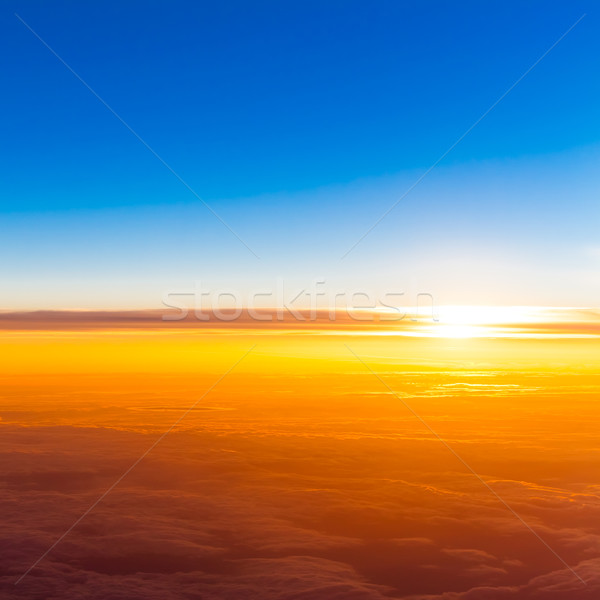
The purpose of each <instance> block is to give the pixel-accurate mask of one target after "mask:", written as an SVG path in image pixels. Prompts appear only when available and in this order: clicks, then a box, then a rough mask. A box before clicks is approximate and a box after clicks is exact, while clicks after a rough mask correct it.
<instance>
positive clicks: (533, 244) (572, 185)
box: [0, 2, 600, 308]
mask: <svg viewBox="0 0 600 600" xmlns="http://www.w3.org/2000/svg"><path fill="white" fill-rule="evenodd" d="M15 12H17V13H18V14H19V15H20V16H21V17H22V18H23V19H24V20H25V21H26V22H27V23H28V24H29V26H30V27H31V28H33V29H34V30H35V31H36V32H37V33H38V35H39V36H41V37H42V38H43V39H44V40H45V41H46V43H47V44H48V45H50V46H51V47H52V48H53V49H54V50H55V51H56V52H57V53H58V54H59V55H60V56H61V57H62V58H63V59H64V60H65V61H66V62H67V63H68V64H69V65H70V66H71V67H72V68H73V69H74V70H75V71H76V72H77V73H78V74H79V75H80V76H81V77H82V78H83V79H84V80H85V81H86V82H87V83H88V84H89V85H90V86H91V87H92V88H93V89H94V90H95V91H96V92H97V93H98V94H99V95H100V96H101V97H102V98H103V99H104V100H105V101H106V102H107V103H108V104H109V105H110V106H111V107H112V108H113V109H114V110H115V111H116V112H117V113H118V114H119V115H120V116H121V117H122V118H123V119H124V120H125V121H126V122H127V123H128V124H129V125H130V126H131V127H132V128H133V129H134V130H135V131H136V132H137V133H138V134H139V135H140V136H141V137H142V138H144V139H145V140H146V141H147V143H148V144H149V145H150V146H151V147H152V148H153V149H154V150H155V151H156V152H157V153H158V154H159V155H160V156H161V157H162V158H163V159H164V160H165V161H166V162H167V163H168V164H169V165H171V167H172V168H173V169H174V170H175V171H176V172H177V173H178V174H179V175H180V176H181V177H182V178H183V179H184V180H185V181H186V182H187V183H188V184H189V185H190V186H191V187H192V188H193V189H194V190H195V191H196V192H197V193H198V194H199V195H200V196H201V197H202V198H203V199H204V200H205V201H206V202H208V203H209V204H210V205H211V206H212V207H213V208H214V209H215V210H216V211H217V212H218V213H219V214H220V215H221V216H222V217H223V218H224V219H225V220H226V221H227V222H228V223H229V224H230V225H231V226H232V227H233V228H234V229H235V230H236V231H237V232H238V233H239V234H240V236H241V237H242V238H243V239H244V241H245V242H247V243H248V244H249V245H250V246H251V247H252V248H253V249H255V251H256V252H257V254H259V255H260V257H261V260H260V261H257V260H256V259H255V257H253V256H252V255H251V254H250V253H248V251H247V250H246V249H245V248H244V246H243V245H242V244H241V243H240V242H239V241H238V240H237V239H236V238H235V237H233V236H232V235H231V234H230V232H229V231H228V230H227V229H226V228H224V227H223V226H222V225H221V223H219V221H218V220H216V219H215V218H214V217H213V216H212V215H211V214H210V212H209V211H207V209H206V208H205V207H204V206H203V205H202V204H201V202H199V201H198V199H197V198H196V197H195V196H194V195H193V194H191V193H190V191H189V190H188V189H186V187H185V186H184V185H182V184H181V182H180V181H178V180H177V179H176V178H175V177H174V176H173V174H172V173H170V172H169V171H168V170H167V169H166V168H165V167H164V166H163V165H162V164H161V163H160V162H159V161H158V160H157V158H156V157H155V156H153V155H152V153H150V152H149V151H148V150H147V149H146V148H145V147H144V146H143V145H142V144H141V143H140V142H139V140H137V139H136V138H135V137H134V136H133V135H132V134H131V132H130V131H128V130H127V128H126V127H125V126H124V125H123V124H122V123H120V122H119V121H118V120H117V119H116V118H115V117H114V115H113V114H111V113H110V111H109V110H107V108H106V107H105V106H103V105H102V104H101V102H99V101H98V99H97V98H95V97H94V96H93V94H91V93H90V91H89V90H88V89H86V88H85V87H84V86H83V85H82V84H81V82H80V81H78V80H77V78H76V77H74V76H73V74H72V73H70V72H69V70H68V69H67V68H65V66H64V65H63V64H61V62H60V61H59V60H58V59H57V58H56V57H55V56H54V55H53V54H52V53H51V52H50V51H49V50H48V49H47V48H46V47H44V45H43V44H42V43H41V42H40V41H39V40H38V39H36V37H35V36H34V35H33V34H32V33H31V32H30V31H29V30H28V29H27V28H26V27H25V26H24V25H23V24H22V23H21V22H20V21H19V20H17V18H16V17H15V16H14V13H15ZM584 13H585V14H586V16H585V18H584V19H583V20H582V21H581V22H580V23H579V24H578V25H577V26H576V27H575V28H574V29H573V31H571V32H570V33H569V34H568V35H567V36H566V37H565V38H564V39H563V40H562V41H561V42H560V43H559V44H558V45H557V46H556V47H555V48H554V49H553V50H552V51H551V52H550V53H549V54H548V55H547V56H546V57H545V58H544V59H543V60H542V61H541V62H540V63H539V64H538V65H537V66H536V67H535V68H534V69H533V70H532V71H531V72H530V73H529V74H528V75H527V77H526V78H525V79H524V80H523V81H521V82H520V83H519V84H518V85H517V86H516V87H515V88H514V89H513V90H512V91H511V92H510V93H509V94H508V95H507V96H506V98H504V99H503V100H502V101H501V102H500V103H499V104H498V105H497V106H496V107H495V108H494V109H493V110H492V111H491V112H490V114H489V115H487V116H486V117H485V119H484V120H483V121H482V122H481V123H479V124H478V125H477V127H476V128H475V129H474V130H473V131H472V132H471V133H469V135H468V136H467V137H466V138H465V139H464V140H463V141H461V143H460V144H458V146H457V147H456V148H455V149H453V150H452V152H451V153H450V154H449V155H448V156H447V157H446V158H445V159H444V160H443V161H442V163H441V164H440V165H439V166H438V167H437V168H436V169H435V170H434V171H433V172H432V173H431V174H430V175H428V176H427V178H426V179H425V180H424V182H423V183H422V184H420V185H419V186H418V187H417V188H416V189H415V190H414V192H412V193H411V194H410V196H409V197H407V199H406V200H403V201H402V203H401V204H400V205H399V206H398V207H397V208H396V209H395V210H394V211H393V212H392V213H390V215H389V216H388V217H386V219H385V220H384V221H383V222H382V223H381V225H379V226H378V227H377V228H376V229H375V230H374V231H373V232H372V233H371V234H370V235H369V236H367V238H365V240H364V241H363V242H361V244H359V246H357V247H356V249H355V250H353V252H352V253H351V254H350V255H349V256H348V257H347V258H345V259H344V260H343V261H339V258H340V256H341V255H342V254H343V253H344V252H345V251H346V250H348V248H349V247H350V246H351V245H352V244H353V243H354V242H355V241H356V240H357V239H358V238H359V237H360V236H361V235H362V234H363V233H364V231H365V230H366V229H367V228H368V227H369V226H370V225H371V224H372V223H374V222H375V221H376V220H377V219H378V218H379V216H380V215H381V214H382V213H383V212H385V211H386V210H387V208H388V207H389V206H391V205H392V204H393V203H394V202H395V201H396V200H397V199H398V198H399V197H400V196H401V195H402V194H403V192H404V190H405V189H407V188H408V187H409V186H410V185H411V183H412V182H413V181H415V180H416V179H417V178H418V177H419V176H420V175H421V174H422V173H423V172H424V171H425V170H426V169H427V168H428V167H429V166H430V165H431V164H432V163H433V162H434V161H435V160H436V159H437V158H438V157H439V156H440V155H441V154H442V153H443V152H444V151H445V150H447V149H448V147H449V146H450V145H451V144H452V143H453V142H455V141H456V140H457V139H458V138H459V137H460V136H461V135H462V134H463V133H464V132H465V131H466V130H467V128H468V127H469V126H470V125H472V124H473V123H474V122H475V121H476V119H477V118H478V117H479V116H480V115H481V114H482V113H484V112H485V111H486V110H487V109H488V108H489V107H490V106H491V105H492V104H493V103H494V102H495V101H496V100H497V99H498V98H499V97H500V96H501V95H502V94H503V93H504V91H505V90H506V89H508V88H509V87H510V86H511V85H512V84H513V83H514V82H515V81H516V80H517V79H518V78H519V77H520V76H521V75H522V74H523V73H524V72H525V71H526V70H527V69H528V68H529V67H531V65H532V64H533V63H534V62H535V61H536V60H537V59H538V58H539V57H540V56H541V55H542V54H543V53H544V52H545V51H546V50H547V49H548V48H549V47H550V46H552V44H554V43H555V42H556V40H557V39H559V38H560V36H561V35H562V34H563V33H564V32H565V31H566V30H567V29H568V28H569V27H570V26H571V25H572V24H573V23H575V22H576V21H577V20H578V19H579V18H580V17H581V16H582V15H583V14H584ZM0 45H1V46H2V48H1V50H2V52H1V54H2V56H3V57H4V58H3V61H2V66H1V69H2V78H3V81H4V86H3V88H4V90H3V94H2V96H1V97H0V110H1V114H2V115H3V117H2V119H1V123H2V125H1V126H2V140H3V144H2V145H1V146H0V153H1V156H0V158H1V161H0V165H1V166H0V173H1V180H2V195H1V199H0V210H1V216H2V221H1V223H0V234H1V235H2V237H1V238H0V250H1V251H2V254H3V256H4V257H5V259H6V260H5V261H3V263H4V264H3V265H2V266H1V267H0V276H1V277H2V279H3V281H4V283H5V286H4V287H5V290H4V299H3V300H1V303H2V305H3V306H4V307H6V308H14V307H19V306H23V307H29V308H33V307H40V308H41V307H44V306H52V307H60V306H65V307H69V308H73V307H92V306H94V307H95V306H111V307H117V306H118V307H121V306H155V305H157V304H159V303H160V296H161V293H160V292H161V290H164V289H170V288H171V287H173V286H180V287H181V286H183V287H185V286H191V285H192V283H193V282H194V281H197V280H198V279H204V280H210V281H214V282H216V283H219V284H220V285H221V284H222V285H229V286H230V287H236V286H237V287H242V288H246V289H247V288H248V287H249V286H253V285H258V284H259V283H260V282H265V285H268V282H269V281H272V280H273V278H275V277H285V278H287V279H290V280H291V281H293V282H296V283H297V284H298V285H301V283H302V282H303V281H304V282H306V281H308V280H310V279H314V278H317V277H322V276H325V277H326V278H327V279H328V281H331V282H334V281H335V282H336V283H335V285H338V286H349V285H352V286H357V285H365V286H370V287H371V288H372V289H374V290H381V289H385V287H386V286H387V285H389V281H390V280H393V281H394V282H395V286H396V287H398V286H399V287H403V286H404V287H406V288H407V289H408V288H410V287H412V288H414V289H415V290H416V289H417V288H419V290H420V291H429V290H433V291H435V292H436V293H437V294H438V296H439V297H440V298H441V299H442V300H444V299H445V300H446V301H448V302H459V303H460V302H464V303H473V302H484V303H488V304H489V303H517V304H529V303H535V304H550V305H553V304H554V305H555V304H565V303H568V304H570V305H580V304H582V305H587V304H593V301H594V298H595V297H597V296H596V293H597V291H600V290H599V289H598V277H595V276H594V268H595V265H597V266H600V264H597V262H595V261H597V256H596V254H597V248H598V247H599V246H600V242H598V241H597V239H598V238H597V234H596V231H597V224H598V217H599V216H600V215H599V214H598V203H597V192H598V175H597V168H596V165H597V158H598V149H599V146H598V144H599V141H600V118H599V116H598V106H600V79H599V78H598V77H597V73H598V72H600V35H599V23H598V10H597V5H595V4H593V3H590V2H573V3H547V2H526V3H522V2H489V3H481V2H461V3H448V2H421V3H414V2H410V3H409V2H377V3H366V2H360V3H359V2H303V3H295V4H292V3H283V2H272V3H264V2H259V3H235V2H223V3H204V2H201V3H191V2H190V3H184V2H174V3H166V2H144V3H141V2H140V3H136V2H128V3H116V2H102V3H100V2H98V3H75V2H65V3H60V2H58V3H53V4H52V5H50V4H49V3H44V2H6V3H4V5H3V8H2V13H1V15H0ZM474 259H477V260H475V262H473V261H474ZM448 261H450V265H448ZM481 263H483V264H481ZM441 264H444V265H445V266H444V267H443V268H441V267H440V266H439V265H441ZM432 265H433V267H432ZM436 265H437V266H436ZM485 265H487V267H486V266H485ZM527 265H529V266H527ZM490 271H491V272H492V275H493V274H494V273H496V274H497V275H498V276H497V277H491V279H490V281H489V282H487V283H486V284H485V286H483V284H482V273H485V272H488V273H489V272H490ZM534 274H537V275H534ZM396 282H397V284H396ZM494 282H495V283H494ZM216 283H215V284H216ZM523 284H526V285H523ZM332 285H333V283H332ZM423 287H427V288H428V289H427V290H425V289H422V288H423ZM483 287H485V289H482V288H483Z"/></svg>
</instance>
